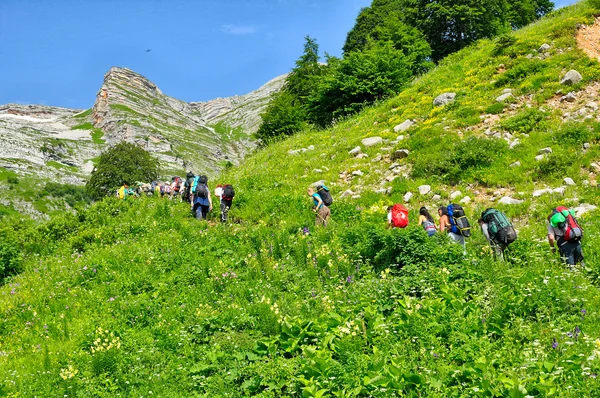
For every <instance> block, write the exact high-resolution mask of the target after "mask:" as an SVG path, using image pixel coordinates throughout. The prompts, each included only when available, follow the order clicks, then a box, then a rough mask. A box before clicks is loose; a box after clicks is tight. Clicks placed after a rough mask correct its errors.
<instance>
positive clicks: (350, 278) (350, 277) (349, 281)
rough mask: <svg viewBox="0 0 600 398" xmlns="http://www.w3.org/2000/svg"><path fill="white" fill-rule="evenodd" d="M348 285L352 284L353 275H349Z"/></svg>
mask: <svg viewBox="0 0 600 398" xmlns="http://www.w3.org/2000/svg"><path fill="white" fill-rule="evenodd" d="M346 283H352V275H348V277H347V278H346Z"/></svg>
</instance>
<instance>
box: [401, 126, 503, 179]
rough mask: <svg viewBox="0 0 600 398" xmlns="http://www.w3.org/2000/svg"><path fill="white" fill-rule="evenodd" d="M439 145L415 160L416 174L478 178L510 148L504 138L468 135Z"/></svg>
mask: <svg viewBox="0 0 600 398" xmlns="http://www.w3.org/2000/svg"><path fill="white" fill-rule="evenodd" d="M445 141H446V144H445V145H441V146H437V147H436V148H435V150H434V149H432V150H431V151H429V153H428V155H422V156H419V157H418V158H417V159H416V160H415V161H414V167H413V170H412V176H413V177H414V178H423V177H433V176H436V177H437V178H439V179H440V180H441V181H445V182H450V183H458V182H460V181H461V180H463V179H466V177H469V178H474V179H475V180H478V181H479V182H482V183H485V181H480V178H479V176H481V173H478V172H481V171H482V170H486V169H489V168H490V167H493V165H494V164H496V162H498V161H499V160H500V159H501V158H502V157H503V155H504V154H505V153H506V152H507V150H508V145H507V143H506V142H505V141H503V140H497V139H488V138H477V137H469V138H467V139H465V140H461V141H459V142H457V143H455V144H454V143H449V142H448V139H446V140H445Z"/></svg>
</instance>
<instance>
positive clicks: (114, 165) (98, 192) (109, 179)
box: [86, 142, 159, 199]
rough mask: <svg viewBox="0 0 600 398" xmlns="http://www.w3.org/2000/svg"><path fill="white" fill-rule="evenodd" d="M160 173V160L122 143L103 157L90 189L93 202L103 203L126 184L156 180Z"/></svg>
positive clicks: (135, 147) (88, 188) (90, 183)
mask: <svg viewBox="0 0 600 398" xmlns="http://www.w3.org/2000/svg"><path fill="white" fill-rule="evenodd" d="M158 171H159V162H158V159H156V158H153V157H152V156H151V155H150V153H148V152H146V151H145V150H144V149H142V148H140V147H139V146H137V145H135V144H131V143H128V142H121V143H120V144H118V145H115V146H114V147H112V148H110V149H108V150H107V151H106V152H104V153H103V154H102V155H100V158H99V159H98V163H97V164H96V167H95V168H94V171H92V176H91V177H90V180H89V181H88V183H87V184H86V189H87V192H88V194H89V195H90V196H91V197H92V198H93V199H100V198H102V197H105V196H107V195H109V194H111V193H112V192H113V190H114V189H116V188H118V187H119V186H121V185H123V184H133V183H134V182H136V181H143V182H149V181H153V180H156V179H157V178H158Z"/></svg>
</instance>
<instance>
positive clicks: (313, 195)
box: [312, 192, 325, 207]
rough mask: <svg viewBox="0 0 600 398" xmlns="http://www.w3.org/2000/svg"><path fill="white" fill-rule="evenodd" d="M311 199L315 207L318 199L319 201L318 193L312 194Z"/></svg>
mask: <svg viewBox="0 0 600 398" xmlns="http://www.w3.org/2000/svg"><path fill="white" fill-rule="evenodd" d="M312 198H313V202H314V204H315V207H317V206H318V205H319V199H321V195H319V194H318V193H316V192H315V193H313V194H312ZM324 205H325V204H322V205H321V206H324Z"/></svg>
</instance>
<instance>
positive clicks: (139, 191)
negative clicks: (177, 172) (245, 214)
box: [116, 171, 235, 222]
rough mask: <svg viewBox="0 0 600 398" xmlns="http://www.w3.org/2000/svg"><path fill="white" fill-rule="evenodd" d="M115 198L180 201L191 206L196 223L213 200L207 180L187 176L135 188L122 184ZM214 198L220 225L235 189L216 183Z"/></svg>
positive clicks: (231, 202)
mask: <svg viewBox="0 0 600 398" xmlns="http://www.w3.org/2000/svg"><path fill="white" fill-rule="evenodd" d="M116 195H117V197H118V198H120V199H126V198H127V197H128V196H133V197H137V196H141V195H147V196H157V197H161V198H164V197H166V198H169V199H179V200H181V201H182V202H187V203H189V204H190V208H191V211H192V214H193V215H194V216H195V217H196V218H198V219H199V220H205V219H207V217H208V213H209V212H211V211H212V210H213V200H212V196H211V192H210V189H209V187H208V177H206V176H204V175H194V173H192V172H191V171H190V172H188V173H187V175H186V178H185V180H184V179H182V178H181V177H178V176H174V177H172V178H171V181H165V182H161V181H153V182H151V183H142V182H138V183H136V185H135V188H130V187H129V185H128V184H123V185H122V186H121V188H119V189H118V190H117V193H116ZM214 195H215V197H217V198H218V199H219V207H220V219H221V222H227V218H228V214H229V210H230V209H231V206H232V205H233V198H234V197H235V190H234V189H233V186H232V185H231V184H218V185H217V186H216V188H215V190H214Z"/></svg>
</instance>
